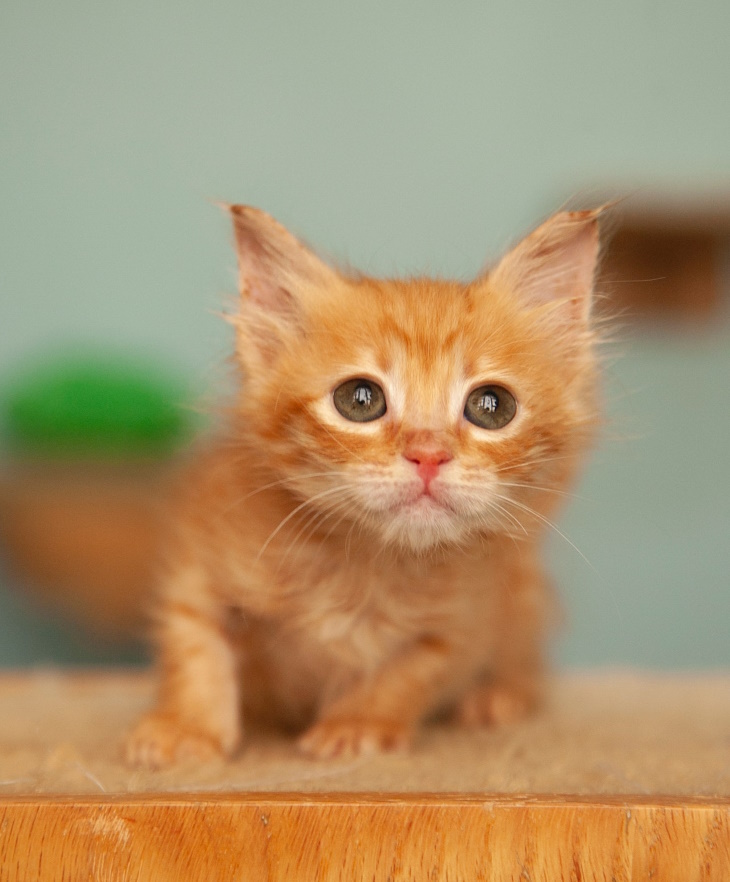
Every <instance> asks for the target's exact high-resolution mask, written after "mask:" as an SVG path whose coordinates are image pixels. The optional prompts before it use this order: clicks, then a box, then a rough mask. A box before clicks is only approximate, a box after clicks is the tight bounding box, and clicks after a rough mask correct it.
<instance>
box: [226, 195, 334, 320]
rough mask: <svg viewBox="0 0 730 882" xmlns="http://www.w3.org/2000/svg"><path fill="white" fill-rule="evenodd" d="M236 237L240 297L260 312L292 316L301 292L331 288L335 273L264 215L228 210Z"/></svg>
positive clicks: (249, 210) (235, 207)
mask: <svg viewBox="0 0 730 882" xmlns="http://www.w3.org/2000/svg"><path fill="white" fill-rule="evenodd" d="M229 211H230V213H231V218H232V220H233V230H234V233H235V237H236V252H237V255H238V272H239V285H240V289H241V294H242V295H243V296H244V297H247V298H249V299H250V300H251V301H253V302H254V303H255V304H256V305H257V306H258V307H260V308H261V309H263V310H265V311H267V312H271V313H273V314H277V315H283V316H291V315H293V314H295V313H296V312H297V311H298V307H299V306H301V305H302V304H301V303H299V300H300V299H301V296H302V292H303V291H305V290H310V289H313V288H316V287H318V286H319V287H322V286H325V285H327V284H330V283H331V282H332V280H333V278H334V275H335V274H334V272H333V270H331V269H330V268H329V267H328V266H327V264H325V263H323V262H322V261H321V260H320V259H319V258H318V257H317V256H316V255H315V254H313V253H312V252H311V251H310V250H309V249H308V248H306V247H305V246H304V245H303V244H302V243H301V242H300V241H299V240H298V239H297V238H296V237H295V236H293V235H292V234H291V233H290V232H289V231H288V230H287V229H286V228H285V227H283V226H282V225H281V224H280V223H278V222H277V221H275V220H274V218H272V217H270V216H269V215H268V214H266V213H265V212H263V211H259V209H257V208H251V207H250V206H246V205H232V206H230V207H229Z"/></svg>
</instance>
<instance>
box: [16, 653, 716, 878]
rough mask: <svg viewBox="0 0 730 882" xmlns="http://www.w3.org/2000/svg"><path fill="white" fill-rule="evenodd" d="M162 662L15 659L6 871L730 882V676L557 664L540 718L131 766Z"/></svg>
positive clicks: (267, 738)
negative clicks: (401, 751) (129, 668)
mask: <svg viewBox="0 0 730 882" xmlns="http://www.w3.org/2000/svg"><path fill="white" fill-rule="evenodd" d="M153 687H154V682H153V680H152V678H151V677H150V676H149V675H146V674H140V673H136V674H133V673H124V672H120V671H108V672H99V673H85V674H72V673H69V672H61V671H50V670H47V671H37V672H27V673H14V674H10V673H6V674H3V675H0V882H16V880H17V882H31V880H32V882H36V880H37V882H47V880H54V882H55V880H72V882H76V880H79V882H81V880H83V882H92V880H93V882H97V880H99V882H107V880H110V882H116V880H120V882H121V880H124V882H127V880H130V882H131V880H142V882H146V880H152V882H158V880H159V882H168V880H169V882H187V880H205V882H217V880H226V882H228V880H245V882H248V880H254V882H255V880H267V882H279V880H287V882H289V880H293V882H299V880H303V882H309V880H325V882H327V880H361V879H362V880H368V882H370V880H389V882H400V880H418V882H422V880H425V882H429V880H447V882H449V880H452V882H455V880H458V882H461V880H464V882H466V880H519V882H538V880H545V882H553V880H573V882H589V880H602V882H604V880H605V882H624V880H660V882H664V880H668V882H673V880H677V882H694V880H703V882H708V880H719V882H727V880H730V757H728V747H730V737H729V736H730V677H729V676H728V675H727V674H719V673H718V674H714V675H709V674H705V675H699V674H692V675H682V676H679V675H674V676H667V675H661V676H659V675H656V674H646V673H643V674H642V673H639V672H628V671H624V672H616V671H614V672H591V673H586V674H580V675H578V674H573V675H563V676H561V677H559V678H556V682H555V684H554V687H553V690H552V692H551V699H550V700H549V702H548V703H547V705H546V707H545V708H544V709H543V711H542V713H541V714H538V715H537V716H536V717H534V718H533V719H532V720H529V721H525V722H524V723H521V724H519V725H515V726H513V727H506V728H504V729H495V730H487V731H480V732H468V731H464V730H459V729H458V728H455V727H445V726H441V727H432V728H428V729H427V730H426V731H424V733H423V737H422V739H421V741H420V742H419V744H417V745H416V746H415V747H414V749H413V751H412V752H411V753H409V754H408V755H404V756H384V757H373V758H371V759H368V760H367V761H363V762H361V763H358V764H346V763H339V764H338V763H336V762H329V763H324V762H319V763H316V762H312V761H310V760H307V759H305V758H302V757H301V756H298V755H297V754H296V751H295V749H294V745H293V741H292V740H291V739H287V738H285V737H283V736H282V735H280V734H279V735H276V734H275V733H265V732H259V733H250V737H249V740H248V742H247V744H246V747H245V749H244V751H243V752H242V753H241V754H240V756H238V757H236V758H235V759H234V760H233V761H231V762H226V763H223V762H216V763H210V764H207V765H205V764H193V765H188V766H181V767H180V768H177V769H174V770H169V771H166V772H160V773H145V774H142V773H140V772H130V770H129V769H127V768H126V767H125V766H124V764H123V763H122V762H121V759H120V750H119V743H120V741H121V738H122V735H123V732H124V730H125V728H126V727H127V726H128V725H130V724H131V722H132V721H133V720H134V719H135V717H136V716H137V715H138V714H139V713H140V711H141V710H142V709H143V708H144V706H145V705H146V704H147V703H148V702H149V701H150V700H151V698H152V694H153Z"/></svg>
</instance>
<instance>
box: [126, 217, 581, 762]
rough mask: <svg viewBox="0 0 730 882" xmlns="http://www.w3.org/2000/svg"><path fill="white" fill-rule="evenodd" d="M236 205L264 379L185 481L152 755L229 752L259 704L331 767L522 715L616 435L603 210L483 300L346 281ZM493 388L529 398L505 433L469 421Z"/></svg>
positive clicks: (422, 287) (564, 225) (248, 319)
mask: <svg viewBox="0 0 730 882" xmlns="http://www.w3.org/2000/svg"><path fill="white" fill-rule="evenodd" d="M232 213H233V217H234V224H235V229H236V234H237V244H238V251H239V265H240V270H241V288H242V294H243V298H242V309H241V314H240V315H239V316H237V317H236V318H235V319H234V323H235V325H236V328H237V332H238V357H239V361H240V363H241V366H242V368H243V382H242V385H241V392H240V395H239V398H238V400H237V402H236V406H235V408H234V412H233V416H232V418H231V423H230V427H229V432H228V435H227V437H226V439H225V440H223V441H221V442H220V444H219V445H218V446H217V447H213V448H211V449H209V450H208V452H207V453H205V454H204V455H201V457H200V458H199V459H198V460H197V462H196V463H195V464H194V466H193V467H192V469H191V470H190V473H189V475H188V476H187V480H186V482H185V487H184V491H183V494H182V498H181V503H180V512H179V517H178V520H177V532H176V538H175V542H174V543H173V545H172V546H171V553H170V567H169V572H168V576H167V578H166V580H165V583H164V586H163V587H164V591H163V598H162V605H161V608H160V614H159V644H160V646H159V648H160V661H161V672H162V688H161V694H160V701H159V707H158V709H157V710H155V711H153V712H152V713H151V714H150V715H148V716H147V717H146V718H145V719H143V721H142V722H141V723H140V725H139V726H138V727H137V729H136V730H135V731H134V732H133V734H132V736H131V738H130V740H129V742H128V753H129V756H130V759H131V760H132V761H134V762H142V763H147V764H149V765H160V764H164V763H166V762H170V761H173V760H175V759H177V758H179V757H180V756H182V755H184V754H186V753H193V754H196V755H207V754H209V753H214V752H216V751H222V752H224V753H230V752H231V751H233V750H234V749H235V748H236V746H237V745H238V743H239V739H240V716H241V714H240V707H239V701H240V703H241V704H242V706H243V718H244V720H245V719H246V718H247V717H248V718H250V717H252V716H256V717H264V718H270V719H274V720H276V721H277V722H279V723H282V724H284V725H287V726H291V727H294V728H297V729H302V730H304V735H303V736H302V738H301V740H300V745H301V746H302V748H303V749H304V750H305V751H307V752H308V753H310V754H312V755H314V756H320V757H326V756H334V755H343V754H357V753H360V752H363V751H368V750H378V749H388V748H392V747H396V746H400V745H402V744H405V743H407V742H408V741H409V739H410V737H411V736H412V734H413V732H414V730H415V728H416V726H417V724H418V722H419V721H420V720H422V719H423V718H425V717H428V716H431V715H433V714H436V713H441V712H449V711H456V712H457V713H458V714H459V715H460V716H461V717H462V719H464V720H466V721H468V722H473V723H482V722H490V721H500V720H502V719H506V718H511V717H512V716H515V715H518V714H519V713H521V712H523V711H524V710H526V709H528V708H529V707H530V706H531V705H532V703H533V702H534V701H535V699H536V698H537V696H538V694H539V689H540V684H541V679H542V649H543V643H544V638H545V632H546V629H547V626H548V624H549V621H550V619H551V615H550V608H551V603H550V592H549V591H548V590H547V586H546V580H545V576H544V574H543V571H542V568H541V564H540V561H539V544H540V541H541V537H542V534H543V533H544V532H545V525H546V523H547V522H548V521H549V520H550V519H551V517H552V513H553V511H554V509H555V508H556V503H557V502H558V501H559V499H560V495H561V494H562V492H563V491H564V490H565V488H566V486H568V485H569V483H570V480H571V478H572V476H573V473H574V472H575V469H576V467H577V465H578V464H579V462H580V459H581V458H582V456H583V454H584V452H585V450H586V448H587V445H588V442H589V440H590V437H591V434H592V430H593V426H594V424H595V418H596V410H595V379H596V363H595V357H594V354H593V343H594V338H593V333H592V331H591V328H590V324H589V306H590V294H591V287H592V279H593V273H594V267H595V261H596V256H597V248H598V239H597V223H596V218H597V213H590V212H583V213H573V214H562V215H556V216H555V218H553V219H551V221H549V222H547V223H546V224H544V225H543V227H541V228H539V229H538V230H537V231H536V232H535V233H533V234H532V235H531V236H530V237H528V238H527V239H526V240H524V242H523V243H521V244H520V245H518V246H517V248H515V249H514V250H513V251H512V252H511V253H510V254H508V255H507V256H506V257H505V258H504V259H503V261H502V262H501V263H500V264H499V266H498V267H497V268H496V269H495V270H494V271H493V272H492V273H490V274H489V275H487V276H484V277H481V278H479V279H477V280H476V281H474V282H472V283H470V284H460V283H455V282H444V281H439V280H429V279H415V280H407V281H381V280H374V279H369V278H364V277H358V278H353V277H345V276H342V275H340V274H339V273H336V272H335V271H334V270H331V269H330V268H329V267H327V266H326V265H325V264H323V263H321V262H320V261H319V260H318V259H317V258H316V257H314V255H312V254H311V252H309V251H307V250H306V249H305V248H304V247H303V246H301V245H300V244H299V243H298V242H297V241H296V240H295V239H294V238H293V237H291V236H290V234H288V233H287V232H286V231H285V230H284V229H283V228H282V227H280V226H279V225H278V224H276V223H275V222H274V221H272V220H271V219H270V218H268V217H267V216H266V215H263V214H262V213H260V212H256V211H255V210H253V209H245V208H240V207H234V208H233V209H232ZM362 377H365V378H367V380H366V383H369V384H370V386H369V388H372V387H375V388H376V389H377V388H379V387H382V389H383V390H384V393H385V400H387V409H386V410H385V412H384V414H383V415H382V416H381V417H378V418H373V419H369V420H368V421H366V422H359V421H357V420H355V421H353V420H352V419H350V418H349V417H347V416H346V415H344V414H343V413H342V411H341V410H340V408H338V406H337V404H333V390H336V389H338V388H339V386H340V385H341V384H343V383H344V382H345V381H348V380H350V379H351V378H362ZM480 384H493V386H490V387H489V388H495V389H497V390H499V391H500V395H501V394H502V393H505V390H509V392H511V393H512V395H513V396H514V398H515V399H516V401H517V405H516V413H515V415H514V417H513V418H511V419H510V420H509V421H508V423H507V424H505V425H504V426H500V427H499V428H496V429H495V428H483V427H481V426H479V425H476V424H475V423H473V422H472V421H470V419H469V418H465V404H464V401H465V399H466V398H467V396H468V395H469V393H470V391H473V390H474V389H475V388H477V389H478V388H480ZM485 388H487V387H485ZM334 394H335V396H336V393H334ZM505 396H506V393H505ZM499 406H502V404H501V403H500V405H499ZM338 411H339V412H338ZM307 727H309V728H307Z"/></svg>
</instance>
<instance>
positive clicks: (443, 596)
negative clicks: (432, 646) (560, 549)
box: [282, 561, 476, 670]
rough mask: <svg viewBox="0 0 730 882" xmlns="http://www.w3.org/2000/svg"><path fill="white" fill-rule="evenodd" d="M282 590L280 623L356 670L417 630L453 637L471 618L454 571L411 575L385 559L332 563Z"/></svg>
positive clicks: (471, 606)
mask: <svg viewBox="0 0 730 882" xmlns="http://www.w3.org/2000/svg"><path fill="white" fill-rule="evenodd" d="M290 587H291V589H292V594H291V595H290V597H291V605H290V606H288V608H287V609H286V612H285V613H284V615H283V617H282V624H283V625H284V626H285V628H286V629H287V630H289V631H290V632H291V633H292V636H294V637H295V638H296V639H298V640H301V641H304V642H305V643H308V644H313V645H315V644H316V646H317V647H319V648H321V650H322V651H324V653H325V654H326V655H328V656H331V657H332V658H333V659H336V660H337V661H338V662H344V663H346V664H349V665H352V666H354V667H357V668H359V669H372V670H374V669H375V668H377V667H378V665H379V664H380V663H381V662H382V660H383V659H384V658H387V657H390V656H392V655H393V653H395V652H397V651H398V649H399V648H400V647H402V646H406V645H408V644H410V643H412V642H413V641H414V640H416V639H418V638H419V637H422V636H424V635H440V636H445V637H451V636H457V635H459V634H461V633H463V632H464V631H465V630H469V629H470V628H471V626H472V624H473V622H474V620H475V615H474V614H475V612H476V610H475V603H474V598H473V597H472V596H471V595H472V592H470V591H468V590H467V589H466V587H465V586H464V585H463V584H459V579H458V578H457V577H456V576H455V575H454V574H445V573H439V572H429V571H428V570H425V569H422V570H421V571H420V572H418V573H414V572H412V571H411V570H410V569H409V568H407V567H405V568H403V567H398V566H395V565H393V564H392V562H391V564H390V566H383V565H381V566H375V565H373V566H370V565H368V564H367V562H362V561H360V562H340V564H339V566H332V567H329V568H323V569H322V571H321V572H319V573H318V574H316V573H312V574H311V576H310V579H309V581H308V582H307V581H306V580H304V578H303V576H300V577H299V578H297V576H296V575H295V574H293V575H292V577H291V582H290ZM284 596H286V591H284ZM313 648H314V646H313Z"/></svg>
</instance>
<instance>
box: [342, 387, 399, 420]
mask: <svg viewBox="0 0 730 882" xmlns="http://www.w3.org/2000/svg"><path fill="white" fill-rule="evenodd" d="M332 399H333V402H334V405H335V407H336V408H337V410H338V411H339V413H340V415H341V416H343V417H345V419H347V420H351V421H352V422H354V423H369V422H371V421H372V420H377V419H380V417H381V416H383V414H384V413H385V411H386V410H387V406H386V403H385V393H384V392H383V390H382V389H381V388H380V386H378V384H377V383H373V382H372V380H365V379H363V378H362V377H356V378H355V379H354V380H347V381H346V382H345V383H342V384H341V385H340V386H338V387H337V388H336V389H335V391H334V393H333V396H332Z"/></svg>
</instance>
